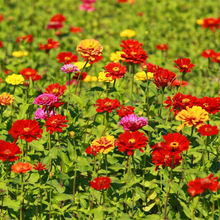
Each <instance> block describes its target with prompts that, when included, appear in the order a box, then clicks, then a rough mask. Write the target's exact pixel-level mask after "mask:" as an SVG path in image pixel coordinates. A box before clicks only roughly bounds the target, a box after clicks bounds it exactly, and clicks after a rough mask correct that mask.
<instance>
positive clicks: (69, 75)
mask: <svg viewBox="0 0 220 220" xmlns="http://www.w3.org/2000/svg"><path fill="white" fill-rule="evenodd" d="M68 77H69V79H68V81H69V87H68V92H69V99H68V103H67V110H69V104H70V86H71V84H70V83H71V73H69V74H68Z"/></svg>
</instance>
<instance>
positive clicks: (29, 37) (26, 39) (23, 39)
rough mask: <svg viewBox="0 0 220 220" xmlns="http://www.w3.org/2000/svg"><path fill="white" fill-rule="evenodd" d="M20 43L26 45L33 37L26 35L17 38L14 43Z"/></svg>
mask: <svg viewBox="0 0 220 220" xmlns="http://www.w3.org/2000/svg"><path fill="white" fill-rule="evenodd" d="M21 41H25V42H27V43H31V42H32V41H33V35H32V34H29V35H26V36H22V37H17V39H16V42H17V43H20V42H21Z"/></svg>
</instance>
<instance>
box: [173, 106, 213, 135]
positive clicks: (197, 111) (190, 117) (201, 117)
mask: <svg viewBox="0 0 220 220" xmlns="http://www.w3.org/2000/svg"><path fill="white" fill-rule="evenodd" d="M209 119H210V118H209V113H208V112H207V111H206V110H204V109H202V108H201V107H200V106H193V107H192V108H189V107H186V110H185V109H184V110H182V111H180V112H179V113H178V114H177V115H176V120H178V121H182V122H183V124H182V125H180V126H179V127H178V128H177V131H180V130H182V129H183V127H185V126H188V127H192V126H195V127H197V128H199V127H200V126H201V125H203V124H204V122H205V121H208V120H209Z"/></svg>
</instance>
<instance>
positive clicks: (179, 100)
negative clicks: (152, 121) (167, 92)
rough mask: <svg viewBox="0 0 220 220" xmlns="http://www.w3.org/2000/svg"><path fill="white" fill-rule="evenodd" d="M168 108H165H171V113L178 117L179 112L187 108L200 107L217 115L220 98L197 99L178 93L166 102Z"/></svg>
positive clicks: (219, 108) (219, 107)
mask: <svg viewBox="0 0 220 220" xmlns="http://www.w3.org/2000/svg"><path fill="white" fill-rule="evenodd" d="M164 103H165V104H167V106H166V107H165V108H171V110H170V111H171V112H172V111H174V114H175V115H177V114H178V112H179V111H181V110H183V109H186V107H187V106H188V107H192V106H200V107H202V108H203V109H205V110H206V111H207V112H208V113H210V114H216V113H217V112H218V111H219V110H220V97H215V98H213V97H203V98H197V97H195V96H192V95H184V94H182V93H180V92H179V93H177V94H176V95H174V96H173V98H172V99H171V97H170V96H168V98H167V100H166V101H164Z"/></svg>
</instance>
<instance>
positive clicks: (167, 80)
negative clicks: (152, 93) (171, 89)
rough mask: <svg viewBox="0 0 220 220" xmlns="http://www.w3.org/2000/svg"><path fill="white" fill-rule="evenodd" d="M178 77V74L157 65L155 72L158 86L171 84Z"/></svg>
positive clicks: (155, 80)
mask: <svg viewBox="0 0 220 220" xmlns="http://www.w3.org/2000/svg"><path fill="white" fill-rule="evenodd" d="M175 79H176V74H175V73H174V72H171V71H169V70H167V69H163V68H161V67H159V66H158V67H157V68H156V70H155V72H154V81H153V82H154V83H155V84H156V85H157V87H166V86H170V85H171V84H172V82H173V81H174V80H175Z"/></svg>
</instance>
